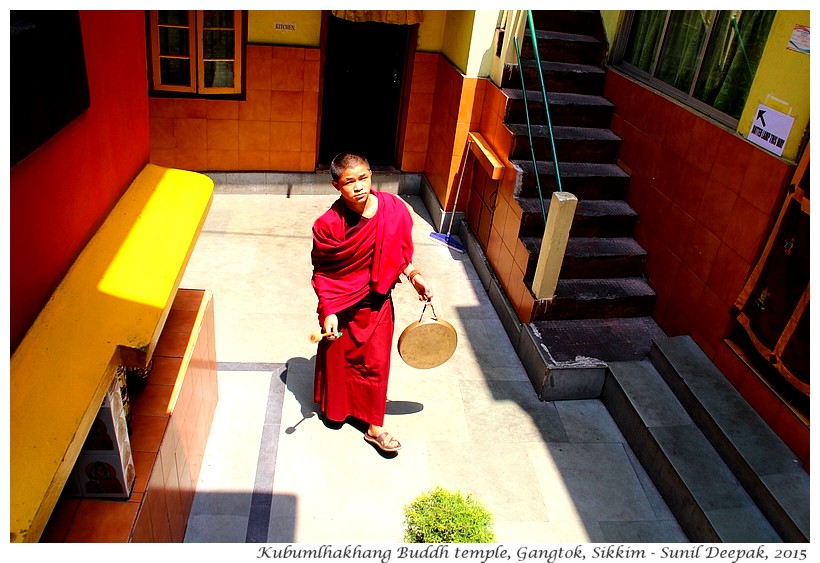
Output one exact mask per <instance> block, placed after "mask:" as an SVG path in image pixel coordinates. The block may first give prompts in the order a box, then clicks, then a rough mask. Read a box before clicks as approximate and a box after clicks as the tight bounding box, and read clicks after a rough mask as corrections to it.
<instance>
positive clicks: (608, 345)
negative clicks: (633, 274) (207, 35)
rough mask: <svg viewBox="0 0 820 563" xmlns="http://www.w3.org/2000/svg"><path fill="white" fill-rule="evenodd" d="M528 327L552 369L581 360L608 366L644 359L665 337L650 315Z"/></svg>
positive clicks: (579, 320) (549, 322) (555, 321)
mask: <svg viewBox="0 0 820 563" xmlns="http://www.w3.org/2000/svg"><path fill="white" fill-rule="evenodd" d="M529 326H530V328H531V330H532V332H533V333H534V334H535V335H536V337H537V338H538V340H539V347H540V348H541V349H542V350H543V351H544V352H545V355H546V360H547V363H548V365H549V366H552V367H555V366H559V365H562V364H570V363H578V361H579V359H580V358H587V359H594V360H596V361H598V362H606V363H608V362H619V361H635V360H643V359H646V357H647V356H648V355H649V349H650V346H651V345H652V340H653V339H654V338H661V337H664V336H665V335H664V333H663V331H662V330H661V329H660V328H659V327H658V325H657V324H656V323H655V321H654V320H653V319H652V317H649V316H646V317H627V318H623V319H571V320H554V321H532V322H531V323H529ZM579 354H583V356H579Z"/></svg>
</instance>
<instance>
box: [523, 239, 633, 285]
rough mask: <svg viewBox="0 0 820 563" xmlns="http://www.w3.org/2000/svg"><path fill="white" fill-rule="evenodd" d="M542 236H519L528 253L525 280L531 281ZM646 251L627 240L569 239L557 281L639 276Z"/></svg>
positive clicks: (631, 240)
mask: <svg viewBox="0 0 820 563" xmlns="http://www.w3.org/2000/svg"><path fill="white" fill-rule="evenodd" d="M541 240H542V237H521V242H522V243H523V245H524V247H525V248H526V249H527V251H528V252H529V259H528V261H527V270H526V272H524V279H525V280H532V278H533V276H534V275H535V267H536V265H537V264H538V253H539V252H540V251H541ZM645 264H646V250H644V249H643V247H641V245H639V244H638V243H637V241H635V239H632V238H628V237H614V238H597V237H571V238H570V239H569V240H568V241H567V250H566V253H565V254H564V262H563V264H562V266H561V273H560V278H561V279H592V278H629V277H637V276H641V275H643V271H644V266H645Z"/></svg>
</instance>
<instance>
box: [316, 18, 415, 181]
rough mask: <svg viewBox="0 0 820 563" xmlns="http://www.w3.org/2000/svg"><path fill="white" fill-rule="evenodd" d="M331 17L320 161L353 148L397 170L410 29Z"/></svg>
mask: <svg viewBox="0 0 820 563" xmlns="http://www.w3.org/2000/svg"><path fill="white" fill-rule="evenodd" d="M327 19H328V22H327V40H326V43H325V70H324V84H323V92H322V125H321V132H320V135H321V136H320V139H319V163H320V164H322V165H329V164H330V161H331V160H332V159H333V157H334V156H336V155H337V154H338V153H340V152H342V151H345V150H351V151H356V152H360V153H362V154H363V155H364V156H365V157H366V158H367V159H368V160H369V161H370V165H371V166H374V167H375V166H381V167H387V166H395V165H396V162H397V161H396V150H397V149H396V134H397V131H398V124H399V116H400V111H399V108H400V106H401V92H402V82H403V78H404V68H405V57H406V51H407V37H408V30H409V26H407V25H391V24H386V23H376V22H351V21H347V20H343V19H341V18H337V17H335V16H333V15H332V14H328V16H327Z"/></svg>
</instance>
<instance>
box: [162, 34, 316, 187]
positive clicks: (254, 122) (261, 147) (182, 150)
mask: <svg viewBox="0 0 820 563" xmlns="http://www.w3.org/2000/svg"><path fill="white" fill-rule="evenodd" d="M319 54H320V51H319V49H309V48H303V47H274V46H270V45H248V48H247V60H246V62H247V69H246V73H247V75H246V76H247V81H246V84H245V87H246V93H247V96H246V99H245V100H243V101H238V100H206V99H202V98H199V99H193V98H157V97H152V98H150V100H149V107H150V128H151V162H152V163H153V164H157V165H159V166H167V167H172V168H182V169H185V170H194V171H217V170H221V171H227V170H230V171H236V170H245V171H265V170H270V171H279V172H313V171H314V169H315V166H316V155H317V148H318V122H319V120H318V115H319V82H320V80H319V79H320V65H319Z"/></svg>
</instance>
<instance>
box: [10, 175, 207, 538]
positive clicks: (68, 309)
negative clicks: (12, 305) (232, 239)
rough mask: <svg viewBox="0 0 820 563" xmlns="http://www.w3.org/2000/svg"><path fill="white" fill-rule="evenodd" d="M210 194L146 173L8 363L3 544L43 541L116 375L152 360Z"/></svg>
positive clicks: (189, 182)
mask: <svg viewBox="0 0 820 563" xmlns="http://www.w3.org/2000/svg"><path fill="white" fill-rule="evenodd" d="M213 190H214V185H213V181H212V180H211V179H210V178H208V177H207V176H205V175H203V174H198V173H195V172H187V171H183V170H176V169H168V168H162V167H159V166H155V165H152V164H148V165H147V166H146V167H145V168H144V169H143V170H142V171H141V172H140V174H139V176H137V178H136V179H135V180H134V182H133V183H132V184H131V185H130V186H129V188H128V190H126V192H125V194H124V195H123V197H122V198H121V199H120V201H119V202H118V203H117V204H116V205H115V206H114V209H113V210H112V211H111V212H110V213H109V215H108V217H107V218H106V220H105V221H104V222H103V224H102V226H101V227H100V228H99V230H98V231H97V232H96V234H95V235H94V236H93V237H92V239H91V241H90V242H89V243H88V244H87V245H86V247H85V248H84V249H83V251H82V252H81V253H80V256H79V257H78V258H77V260H76V261H75V262H74V264H73V265H72V266H71V268H70V269H69V271H68V273H67V274H66V276H65V278H64V279H63V280H62V282H61V283H60V284H59V286H58V287H57V289H56V290H55V291H54V294H53V295H52V296H51V298H50V299H49V301H48V303H47V304H46V306H45V307H44V308H43V310H42V311H41V312H40V314H39V316H38V317H37V319H36V320H35V321H34V324H33V325H32V326H31V328H30V329H29V331H28V332H27V333H26V335H25V337H24V339H23V341H22V342H21V344H20V345H19V347H18V348H17V350H16V351H15V352H14V354H13V355H12V357H11V373H10V399H9V404H10V413H9V414H10V416H9V418H10V429H9V435H10V481H11V494H10V497H11V498H10V504H11V506H10V511H11V514H10V527H11V537H10V541H12V542H23V541H38V539H39V538H40V535H41V534H42V531H43V529H44V527H45V525H46V523H47V522H48V518H49V517H50V515H51V512H52V510H53V508H54V505H55V504H56V502H57V499H58V498H59V495H60V493H61V492H62V489H63V487H64V485H65V482H66V479H67V477H68V475H69V473H70V472H71V469H72V467H73V466H74V462H75V460H76V458H77V455H78V453H79V451H80V449H81V447H82V445H83V442H84V441H85V437H86V435H87V434H88V430H89V428H90V426H91V423H92V422H93V420H94V417H95V416H96V413H97V411H98V409H99V407H100V404H101V402H102V399H103V395H104V393H105V390H106V389H107V388H108V385H109V384H110V382H111V378H112V377H113V374H114V370H115V369H116V367H117V366H118V365H131V366H145V365H146V364H147V363H148V361H149V360H150V358H151V355H152V354H153V351H154V348H155V347H156V344H157V340H158V339H159V335H160V333H161V332H162V328H163V325H164V324H165V320H166V319H167V317H168V312H169V310H170V308H171V305H172V303H173V299H174V295H175V294H176V291H177V288H178V287H179V283H180V280H181V279H182V276H183V274H184V272H185V268H186V266H187V264H188V260H189V259H190V256H191V253H192V252H193V249H194V245H195V244H196V240H197V238H198V237H199V233H200V232H201V230H202V225H203V223H204V221H205V218H206V216H207V214H208V210H209V209H210V206H211V201H212V199H213Z"/></svg>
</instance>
